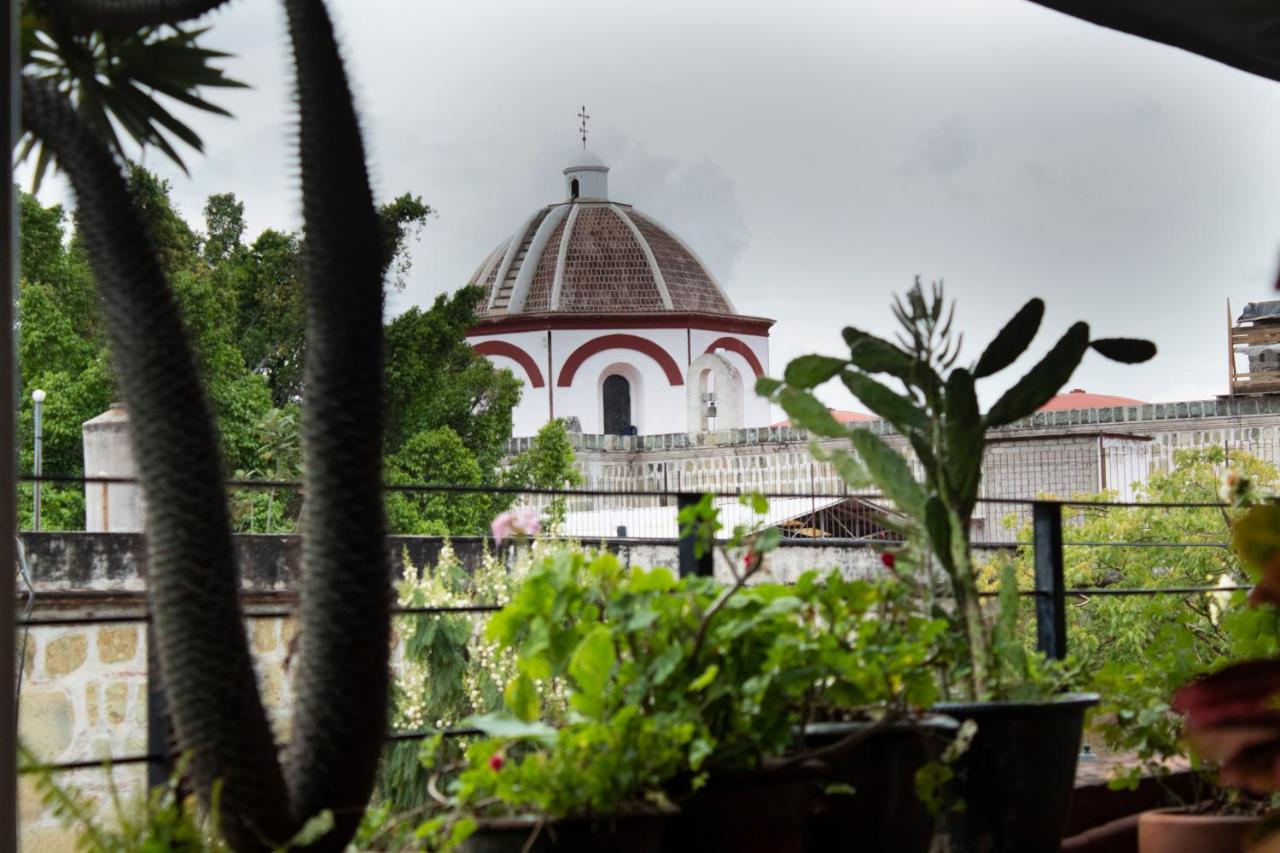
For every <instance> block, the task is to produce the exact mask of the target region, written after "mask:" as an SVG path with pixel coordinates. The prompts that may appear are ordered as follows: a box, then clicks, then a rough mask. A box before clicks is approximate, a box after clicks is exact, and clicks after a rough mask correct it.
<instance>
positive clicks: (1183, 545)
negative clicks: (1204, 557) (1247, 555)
mask: <svg viewBox="0 0 1280 853" xmlns="http://www.w3.org/2000/svg"><path fill="white" fill-rule="evenodd" d="M1071 546H1076V547H1078V548H1226V549H1230V548H1231V543H1230V542H1063V543H1062V547H1064V548H1068V547H1071Z"/></svg>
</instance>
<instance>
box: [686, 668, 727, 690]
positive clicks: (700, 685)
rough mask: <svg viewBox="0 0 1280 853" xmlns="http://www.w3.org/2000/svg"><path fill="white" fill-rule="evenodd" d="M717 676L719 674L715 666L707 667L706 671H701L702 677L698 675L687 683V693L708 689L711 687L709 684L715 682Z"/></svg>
mask: <svg viewBox="0 0 1280 853" xmlns="http://www.w3.org/2000/svg"><path fill="white" fill-rule="evenodd" d="M719 674H720V667H719V666H717V665H716V664H714V663H713V664H711V665H709V666H708V667H707V668H706V669H704V670H703V671H702V675H699V676H698V677H697V678H695V679H694V680H693V681H690V682H689V692H690V693H697V692H699V691H701V690H703V689H705V688H707V687H709V686H710V685H711V682H713V681H715V680H716V676H717V675H719Z"/></svg>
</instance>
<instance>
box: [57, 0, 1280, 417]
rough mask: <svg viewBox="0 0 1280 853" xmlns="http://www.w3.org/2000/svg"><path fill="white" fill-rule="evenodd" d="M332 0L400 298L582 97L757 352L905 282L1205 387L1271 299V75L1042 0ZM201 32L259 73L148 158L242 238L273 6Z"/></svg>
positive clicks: (827, 331)
mask: <svg viewBox="0 0 1280 853" xmlns="http://www.w3.org/2000/svg"><path fill="white" fill-rule="evenodd" d="M332 5H333V7H334V11H335V15H336V17H337V19H338V23H339V30H340V33H341V41H342V45H343V48H344V51H345V52H346V55H347V57H348V59H349V65H350V71H351V77H352V80H353V84H354V88H355V90H356V92H357V97H358V100H359V103H360V106H361V109H362V115H363V117H364V118H363V122H364V129H365V132H366V138H367V142H368V147H369V151H370V159H371V173H372V175H373V176H374V179H375V183H376V185H377V188H378V193H379V195H380V197H383V198H386V197H390V196H392V195H395V194H398V193H400V192H405V191H411V192H415V193H418V194H420V195H422V196H423V197H424V198H425V199H426V200H427V201H428V202H430V203H431V204H432V205H433V206H435V207H437V208H438V209H439V210H440V216H439V218H438V219H436V220H433V221H432V223H431V224H430V225H429V226H428V228H427V231H426V232H425V233H424V235H423V238H422V241H421V243H420V244H418V245H417V246H416V247H415V252H414V257H415V261H416V263H415V267H414V271H413V273H412V278H411V282H410V286H409V288H408V289H407V290H406V292H405V293H403V294H397V295H395V296H394V297H393V298H392V300H391V301H390V308H391V310H402V309H404V308H405V307H407V306H408V305H409V304H413V303H414V302H426V301H429V300H430V299H431V298H432V297H433V296H434V295H435V294H437V293H440V292H443V291H445V290H448V289H452V288H455V287H457V286H459V285H460V284H462V283H463V282H465V281H466V279H467V277H468V276H469V275H470V274H471V272H472V270H473V269H474V268H475V266H476V265H477V264H478V263H479V261H480V260H481V259H482V258H483V257H484V256H485V254H486V253H487V252H489V251H490V250H491V249H492V248H493V247H494V246H495V245H496V244H497V243H498V242H499V241H500V240H502V239H504V238H505V237H506V236H507V235H508V234H509V233H510V232H511V231H513V230H514V229H515V227H516V226H517V225H518V224H519V222H520V221H521V219H522V218H523V217H525V216H526V215H528V213H529V212H531V211H532V210H533V209H535V208H536V207H537V206H539V205H542V204H546V203H547V202H548V201H551V200H553V199H555V198H558V197H559V195H560V192H561V177H560V174H559V169H560V164H561V163H562V162H563V158H564V157H565V156H567V154H568V153H569V152H570V151H571V150H572V149H573V147H574V146H575V145H576V144H578V140H577V135H576V126H577V121H576V118H575V116H574V114H575V113H576V112H577V109H578V106H579V105H580V104H582V103H586V104H587V105H588V109H589V111H590V112H591V113H592V115H593V116H595V118H594V119H593V121H592V143H591V144H592V147H593V148H597V149H598V150H599V153H600V154H601V155H602V156H604V157H605V159H606V160H608V161H609V163H610V165H611V166H612V167H613V171H612V172H611V173H610V182H611V185H612V188H613V192H614V195H615V197H617V198H619V199H621V200H624V201H630V202H632V203H635V204H636V205H637V206H638V207H640V208H641V209H642V210H645V211H647V212H649V213H651V214H652V215H654V216H655V217H657V218H659V219H660V220H662V221H664V222H666V223H667V224H668V225H669V226H670V227H672V228H673V229H675V230H676V231H678V232H679V233H680V234H681V235H682V236H683V237H684V238H685V239H686V240H687V241H688V242H689V243H691V244H692V245H693V247H694V248H695V249H696V250H697V251H698V252H699V253H700V254H701V255H702V256H703V257H704V258H705V259H706V260H707V262H708V263H709V264H710V265H711V266H712V268H713V269H714V270H715V271H716V272H717V274H719V276H720V277H721V279H722V283H723V284H724V285H725V287H726V288H727V289H728V290H729V292H730V294H731V295H732V297H733V299H734V301H735V303H736V304H737V306H738V307H739V309H740V310H742V311H743V312H745V313H750V314H756V315H764V316H771V317H774V318H775V319H777V320H778V323H777V325H776V326H775V328H774V333H773V367H774V369H775V370H779V369H780V368H781V366H782V364H784V363H785V361H786V359H787V358H789V357H791V356H794V355H798V354H800V353H802V352H808V351H815V350H825V351H830V352H838V351H839V350H840V348H841V346H842V344H841V340H840V335H839V332H840V328H841V326H843V325H845V324H847V323H854V324H857V325H859V326H862V327H864V328H868V329H870V330H872V331H877V332H880V333H891V332H892V321H891V316H890V314H889V310H888V302H889V294H890V292H891V291H894V290H900V289H902V288H905V287H906V286H908V285H909V284H910V282H911V278H912V276H913V275H915V274H917V273H919V274H922V275H923V276H924V277H925V278H926V279H929V278H945V279H946V281H947V283H948V288H949V290H950V292H951V293H952V294H953V295H954V296H956V297H957V298H958V299H959V310H958V322H959V323H960V324H961V326H962V327H963V328H964V329H965V331H966V340H968V341H969V342H970V348H971V350H972V352H971V353H970V355H973V354H975V353H976V352H977V350H978V349H979V348H980V346H981V344H982V343H983V342H985V341H986V340H987V339H988V338H989V337H990V336H991V335H992V334H994V333H995V331H996V330H997V329H998V328H999V326H1000V325H1001V324H1002V323H1003V322H1004V321H1005V320H1006V319H1007V317H1008V316H1009V315H1010V314H1011V313H1012V312H1013V311H1014V310H1015V309H1016V308H1017V307H1018V305H1020V304H1021V303H1022V302H1024V301H1025V300H1026V299H1028V298H1030V297H1031V296H1042V297H1044V298H1045V299H1046V300H1047V302H1048V306H1049V310H1048V315H1047V317H1046V323H1045V326H1046V328H1045V332H1044V338H1045V339H1044V340H1042V341H1040V342H1039V343H1038V344H1037V345H1036V348H1035V351H1034V352H1032V353H1029V354H1028V355H1027V357H1026V358H1025V359H1024V361H1025V362H1026V363H1030V361H1031V360H1032V359H1033V358H1034V357H1035V356H1036V355H1037V354H1038V353H1041V352H1043V351H1044V350H1045V349H1047V348H1048V347H1049V346H1050V344H1051V343H1052V340H1053V338H1054V337H1055V336H1056V334H1059V333H1061V332H1062V331H1063V330H1065V328H1066V327H1067V326H1068V325H1069V324H1070V323H1071V322H1072V321H1074V320H1076V319H1085V320H1088V321H1089V322H1090V323H1092V324H1093V325H1094V327H1095V328H1096V329H1097V331H1098V333H1099V334H1108V335H1112V334H1134V335H1147V336H1150V337H1152V338H1154V339H1155V340H1156V342H1157V343H1158V344H1159V345H1160V346H1161V355H1160V357H1159V358H1158V359H1157V360H1156V361H1155V362H1153V363H1152V364H1149V365H1144V366H1141V367H1137V368H1129V367H1117V366H1114V365H1110V364H1109V363H1107V362H1105V361H1103V360H1102V359H1100V358H1093V357H1090V358H1088V359H1086V361H1085V363H1084V365H1083V366H1082V368H1081V370H1080V372H1079V374H1078V376H1077V378H1076V379H1075V380H1073V384H1074V385H1077V386H1080V387H1084V388H1087V389H1089V390H1093V391H1099V392H1110V393H1117V394H1126V395H1129V396H1134V397H1140V398H1144V399H1150V400H1162V399H1170V398H1172V397H1175V396H1208V395H1212V394H1214V393H1218V392H1221V391H1222V390H1224V389H1223V384H1224V372H1225V371H1224V370H1223V366H1224V361H1225V358H1224V356H1225V353H1224V352H1223V337H1224V336H1223V334H1222V320H1223V315H1224V312H1225V300H1226V299H1227V298H1228V297H1231V298H1232V299H1233V301H1234V302H1235V303H1236V304H1242V303H1243V302H1246V301H1249V300H1257V299H1265V298H1269V297H1270V296H1272V295H1273V292H1272V290H1271V288H1272V286H1273V283H1274V276H1275V269H1276V254H1277V249H1278V248H1280V160H1278V159H1277V158H1276V157H1275V154H1274V148H1275V140H1276V139H1277V138H1280V86H1277V85H1276V84H1274V83H1271V82H1268V81H1263V80H1258V79H1256V78H1251V77H1249V76H1247V75H1245V74H1242V73H1240V72H1237V71H1234V70H1231V69H1228V68H1224V67H1222V66H1218V65H1215V64H1214V63H1212V62H1209V61H1207V60H1204V59H1202V58H1199V57H1195V56H1192V55H1190V54H1187V53H1185V52H1181V51H1177V50H1173V49H1171V48H1167V47H1163V46H1160V45H1155V44H1149V43H1144V42H1142V41H1140V40H1137V39H1134V38H1131V37H1128V36H1124V35H1122V34H1119V33H1114V32H1110V31H1107V30H1103V29H1101V28H1098V27H1094V26H1092V25H1089V24H1086V23H1084V22H1080V21H1075V20H1073V19H1070V18H1067V17H1065V16H1062V15H1058V14H1055V13H1053V12H1050V11H1048V10H1045V9H1043V8H1041V7H1039V6H1037V5H1035V4H1033V3H1029V2H1019V0H968V2H965V3H954V2H949V0H866V2H861V3H856V4H853V3H833V2H829V0H796V2H793V3H790V4H788V5H787V6H786V9H785V14H780V13H779V7H778V6H777V5H776V4H771V3H769V4H767V3H763V2H755V0H745V2H744V0H699V2H697V3H688V2H679V0H653V2H650V3H647V4H645V5H644V6H643V7H639V6H636V5H635V4H632V3H625V2H622V0H599V2H596V3H593V4H591V6H590V8H589V13H588V12H587V11H586V9H587V7H585V6H583V5H582V4H581V3H580V2H577V0H543V2H539V3H536V4H535V3H525V2H519V0H473V2H461V0H442V2H439V3H431V4H424V3H409V2H404V0H362V2H357V0H333V2H332ZM213 23H214V31H213V33H212V38H213V39H214V44H215V45H216V46H218V47H221V48H223V49H226V50H230V51H232V52H235V53H237V54H238V56H237V58H236V59H235V60H234V61H233V62H232V63H231V71H232V73H233V74H234V75H236V76H238V77H240V78H242V79H245V80H248V81H250V82H251V83H253V84H254V87H255V88H254V89H253V90H250V91H244V92H227V93H218V96H217V100H218V101H219V102H220V103H225V104H226V105H227V106H228V107H229V108H230V109H231V110H232V111H233V112H234V113H235V115H236V118H235V120H234V121H227V120H220V119H212V118H204V117H199V118H197V119H195V123H196V126H197V127H198V128H199V129H200V131H201V132H202V133H203V134H204V136H205V137H206V141H207V143H208V145H207V149H208V153H207V156H205V157H204V158H198V157H197V158H194V160H193V162H192V176H191V177H190V178H187V177H184V176H182V175H181V174H177V173H174V171H173V170H171V169H167V168H165V167H163V166H161V167H160V168H161V171H162V172H164V173H165V174H167V175H169V176H170V177H172V179H173V180H174V186H175V194H176V197H177V199H178V201H179V203H180V205H181V207H182V209H183V210H184V211H185V212H186V213H187V215H188V216H191V217H193V218H194V217H198V215H199V211H200V207H201V205H202V203H203V200H204V198H205V196H206V195H208V194H209V193H212V192H220V191H226V190H232V191H235V192H236V193H238V194H239V195H240V196H241V197H242V198H243V199H244V201H245V203H246V206H247V208H248V215H249V217H250V223H251V226H252V227H253V228H255V229H258V228H262V227H266V226H278V225H286V226H292V225H296V223H297V219H298V217H297V193H296V186H297V183H296V177H295V169H296V164H295V162H294V158H293V156H292V154H291V152H292V143H291V141H290V131H291V127H292V118H291V113H290V110H291V105H290V99H289V97H288V91H289V83H288V77H287V65H286V56H285V51H284V39H283V35H282V31H281V26H280V13H279V10H278V8H277V5H276V4H271V3H240V4H233V5H231V6H229V8H228V10H227V11H226V12H224V13H220V14H218V15H216V16H215V17H214V18H213ZM152 163H153V164H157V161H155V160H154V159H153V160H152ZM59 192H60V190H59V184H58V183H57V182H54V183H52V184H51V185H50V189H49V190H48V191H47V193H46V196H47V197H50V198H53V197H56V196H57V195H58V194H59ZM1004 381H1005V380H993V381H991V382H990V383H988V386H989V387H987V388H985V389H984V390H983V395H984V397H986V398H988V399H990V398H991V397H992V396H993V395H994V394H996V393H998V392H999V390H1001V385H1002V384H1003V383H1004ZM827 393H828V394H829V400H830V402H832V403H833V404H835V405H840V406H844V407H848V406H850V405H851V401H850V400H849V399H848V397H847V395H844V394H843V392H841V391H839V390H838V389H835V390H832V391H830V392H827Z"/></svg>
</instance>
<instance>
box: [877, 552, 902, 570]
mask: <svg viewBox="0 0 1280 853" xmlns="http://www.w3.org/2000/svg"><path fill="white" fill-rule="evenodd" d="M880 562H881V563H884V567H885V568H886V569H892V568H893V566H894V564H895V563H897V562H898V558H897V556H895V555H894V553H893V552H892V551H881V552H880Z"/></svg>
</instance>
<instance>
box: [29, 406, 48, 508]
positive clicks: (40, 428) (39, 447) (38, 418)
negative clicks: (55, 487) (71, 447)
mask: <svg viewBox="0 0 1280 853" xmlns="http://www.w3.org/2000/svg"><path fill="white" fill-rule="evenodd" d="M44 397H45V394H44V390H43V389H40V388H37V389H36V390H34V391H32V392H31V402H32V403H34V404H35V405H34V410H35V411H34V414H35V434H36V443H35V452H34V454H33V456H32V469H33V473H34V474H35V477H36V481H35V489H33V490H32V494H33V495H34V500H33V503H32V507H31V529H32V530H39V529H40V486H41V483H40V475H41V474H42V473H44Z"/></svg>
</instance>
